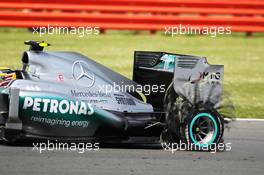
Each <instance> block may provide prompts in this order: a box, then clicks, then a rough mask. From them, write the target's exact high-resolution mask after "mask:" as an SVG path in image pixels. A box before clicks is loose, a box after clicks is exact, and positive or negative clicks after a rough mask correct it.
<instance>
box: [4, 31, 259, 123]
mask: <svg viewBox="0 0 264 175" xmlns="http://www.w3.org/2000/svg"><path fill="white" fill-rule="evenodd" d="M28 39H35V40H45V41H48V42H49V43H51V44H52V45H53V46H52V47H50V48H48V49H49V50H61V51H62V50H66V51H76V52H81V53H82V54H84V55H86V56H89V57H91V58H93V59H94V60H96V61H98V62H100V63H102V64H104V65H106V66H108V67H110V68H112V69H113V70H115V71H118V72H120V73H121V74H124V75H125V76H127V77H129V78H130V77H131V75H132V65H133V51H134V50H155V51H167V52H175V53H184V54H193V55H200V56H206V57H207V58H208V60H209V62H210V63H213V64H224V65H225V78H224V79H225V89H226V90H227V91H229V92H230V94H232V99H233V101H234V102H235V104H236V106H237V113H238V116H239V117H244V118H245V117H250V118H264V77H263V76H264V37H263V36H261V35H259V36H254V37H245V36H243V35H240V34H236V35H233V36H222V37H215V38H211V37H208V36H177V37H174V38H171V37H168V36H163V35H161V34H156V35H149V34H138V35H135V34H133V32H123V33H120V32H118V33H117V32H110V33H109V34H104V35H99V36H91V35H89V36H85V37H83V38H79V37H78V36H68V35H63V36H62V35H60V36H58V35H55V36H45V37H39V36H37V35H33V34H32V33H30V32H27V31H26V30H25V29H1V30H0V41H1V47H0V52H1V59H0V65H1V66H9V67H12V68H18V67H20V56H21V54H22V52H23V51H24V50H26V49H27V48H28V47H27V46H25V45H23V41H25V40H28Z"/></svg>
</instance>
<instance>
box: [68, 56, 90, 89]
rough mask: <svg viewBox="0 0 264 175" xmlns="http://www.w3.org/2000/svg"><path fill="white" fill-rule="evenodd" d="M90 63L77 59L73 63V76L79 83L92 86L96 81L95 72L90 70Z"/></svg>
mask: <svg viewBox="0 0 264 175" xmlns="http://www.w3.org/2000/svg"><path fill="white" fill-rule="evenodd" d="M88 67H89V65H88V64H87V63H86V62H85V61H82V60H77V61H75V62H74V63H73V65H72V76H73V78H74V79H75V80H76V81H77V82H78V84H79V85H81V86H84V87H92V86H93V85H94V82H95V76H94V73H93V72H91V71H88V70H89V69H88Z"/></svg>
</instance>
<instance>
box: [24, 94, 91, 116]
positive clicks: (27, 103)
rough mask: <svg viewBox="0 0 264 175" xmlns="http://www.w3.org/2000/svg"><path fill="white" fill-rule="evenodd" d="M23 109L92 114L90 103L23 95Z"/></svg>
mask: <svg viewBox="0 0 264 175" xmlns="http://www.w3.org/2000/svg"><path fill="white" fill-rule="evenodd" d="M23 109H24V110H27V109H31V110H32V111H35V112H44V113H55V114H56V113H59V114H74V115H93V113H94V109H93V108H92V106H91V104H89V103H85V102H82V101H81V102H79V101H71V100H57V99H49V98H38V97H35V98H33V97H25V98H24V103H23Z"/></svg>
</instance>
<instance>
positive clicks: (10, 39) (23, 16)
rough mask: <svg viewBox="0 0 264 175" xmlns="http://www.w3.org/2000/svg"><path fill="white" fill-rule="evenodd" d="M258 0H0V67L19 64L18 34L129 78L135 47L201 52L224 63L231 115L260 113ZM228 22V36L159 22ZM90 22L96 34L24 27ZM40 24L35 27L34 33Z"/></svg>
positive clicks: (262, 28) (262, 22) (263, 52)
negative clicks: (170, 31)
mask: <svg viewBox="0 0 264 175" xmlns="http://www.w3.org/2000/svg"><path fill="white" fill-rule="evenodd" d="M263 16H264V1H261V0H253V1H249V0H230V1H225V0H187V1H183V0H175V1H172V0H164V1H161V0H151V1H150V0H135V1H131V0H123V1H121V0H97V1H95V0H91V1H84V0H76V1H73V0H64V1H62V0H57V1H56V2H49V1H46V0H40V1H33V0H9V1H7V0H0V26H2V27H1V28H0V41H1V42H0V43H1V47H0V53H1V57H0V66H7V67H11V68H20V67H21V65H20V57H21V54H22V52H23V51H24V50H26V49H28V47H27V46H25V45H24V44H23V42H24V41H25V40H44V41H46V42H48V43H51V44H52V46H51V47H49V48H46V49H47V50H56V51H62V50H63V51H76V52H80V53H82V54H83V55H85V56H88V57H90V58H93V59H94V60H95V61H97V62H99V63H102V64H103V65H106V66H107V67H110V68H111V69H113V70H115V71H117V72H119V73H121V74H123V75H125V76H127V77H129V78H131V75H132V65H133V52H134V51H135V50H152V51H166V52H173V53H182V54H190V55H197V56H206V57H207V58H208V61H209V63H212V64H224V65H225V75H224V76H225V77H224V80H225V89H226V90H227V91H228V92H229V93H230V94H231V98H232V99H233V101H234V103H235V105H236V107H237V113H238V117H244V118H264V115H263V114H264V107H263V106H264V102H263V99H264V78H263V75H264V60H263V59H264V58H263V57H264V46H263V45H264V34H263V33H262V32H264V17H263ZM179 24H182V25H185V26H187V25H188V26H189V25H190V26H196V27H204V26H206V27H212V26H224V27H226V26H231V27H232V28H231V29H232V34H230V35H225V34H223V35H217V36H216V37H212V36H210V35H206V34H184V35H183V34H176V35H174V36H173V37H172V36H171V35H166V34H165V27H168V26H178V25H179ZM47 25H50V26H56V27H57V26H67V27H71V26H75V27H81V26H90V27H99V28H100V34H88V35H84V36H83V37H80V36H78V35H74V34H44V35H42V36H40V35H39V34H37V33H36V32H35V33H34V32H33V30H29V28H31V27H42V26H44V27H46V26H47ZM39 31H40V30H38V32H39Z"/></svg>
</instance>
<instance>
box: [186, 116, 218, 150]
mask: <svg viewBox="0 0 264 175" xmlns="http://www.w3.org/2000/svg"><path fill="white" fill-rule="evenodd" d="M189 132H190V137H191V140H192V142H193V143H194V144H195V145H197V146H200V147H208V146H209V145H210V144H212V143H213V142H214V140H215V138H216V135H217V132H218V127H217V124H216V121H215V119H214V118H213V117H212V115H211V114H209V113H199V114H197V115H196V116H195V117H194V118H193V119H192V121H191V124H190V128H189Z"/></svg>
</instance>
